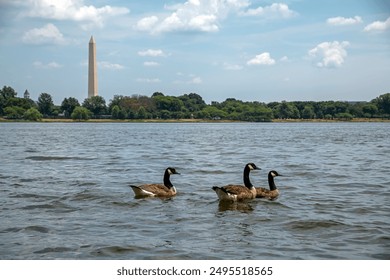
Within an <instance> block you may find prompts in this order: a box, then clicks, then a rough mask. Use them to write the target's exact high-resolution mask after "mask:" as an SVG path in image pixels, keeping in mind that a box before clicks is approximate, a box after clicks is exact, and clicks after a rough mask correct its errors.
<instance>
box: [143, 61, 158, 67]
mask: <svg viewBox="0 0 390 280" xmlns="http://www.w3.org/2000/svg"><path fill="white" fill-rule="evenodd" d="M159 65H160V63H158V62H155V61H145V62H144V66H146V67H155V66H159Z"/></svg>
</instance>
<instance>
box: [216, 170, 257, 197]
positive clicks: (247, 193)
mask: <svg viewBox="0 0 390 280" xmlns="http://www.w3.org/2000/svg"><path fill="white" fill-rule="evenodd" d="M257 169H260V168H258V167H257V166H256V165H255V164H254V163H248V164H247V165H245V168H244V173H243V178H244V185H235V184H229V185H226V186H223V187H217V186H214V187H213V188H212V189H213V190H214V191H215V192H216V193H217V195H218V198H219V200H220V201H242V200H247V199H253V198H255V197H256V189H255V187H254V186H253V185H252V183H251V181H250V179H249V173H250V171H251V170H257Z"/></svg>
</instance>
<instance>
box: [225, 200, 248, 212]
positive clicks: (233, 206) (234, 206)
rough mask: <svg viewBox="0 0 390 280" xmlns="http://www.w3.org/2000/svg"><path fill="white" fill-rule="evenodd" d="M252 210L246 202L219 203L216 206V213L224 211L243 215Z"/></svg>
mask: <svg viewBox="0 0 390 280" xmlns="http://www.w3.org/2000/svg"><path fill="white" fill-rule="evenodd" d="M253 210H254V208H253V206H252V205H251V204H250V203H249V202H246V201H243V202H237V201H234V202H232V201H220V202H219V204H218V211H219V212H225V211H240V212H244V213H249V212H252V211H253Z"/></svg>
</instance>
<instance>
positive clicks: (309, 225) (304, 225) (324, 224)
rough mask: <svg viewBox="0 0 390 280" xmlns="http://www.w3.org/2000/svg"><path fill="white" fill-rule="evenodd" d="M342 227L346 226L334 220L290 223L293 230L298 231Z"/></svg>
mask: <svg viewBox="0 0 390 280" xmlns="http://www.w3.org/2000/svg"><path fill="white" fill-rule="evenodd" d="M341 225H344V224H343V223H341V222H336V221H332V220H308V221H295V222H291V223H290V226H291V228H292V229H296V230H311V229H318V228H330V227H334V226H341Z"/></svg>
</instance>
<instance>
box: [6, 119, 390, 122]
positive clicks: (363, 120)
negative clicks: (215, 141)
mask: <svg viewBox="0 0 390 280" xmlns="http://www.w3.org/2000/svg"><path fill="white" fill-rule="evenodd" d="M0 122H35V121H27V120H10V119H4V118H0ZM36 122H41V123H247V122H246V121H235V120H207V119H168V120H162V119H125V120H118V119H115V120H114V119H89V120H86V121H77V120H73V119H46V118H45V119H42V120H40V121H36ZM270 122H272V123H337V122H338V123H344V122H347V123H351V122H390V119H381V118H354V119H351V120H340V119H333V120H327V119H272V121H270Z"/></svg>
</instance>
